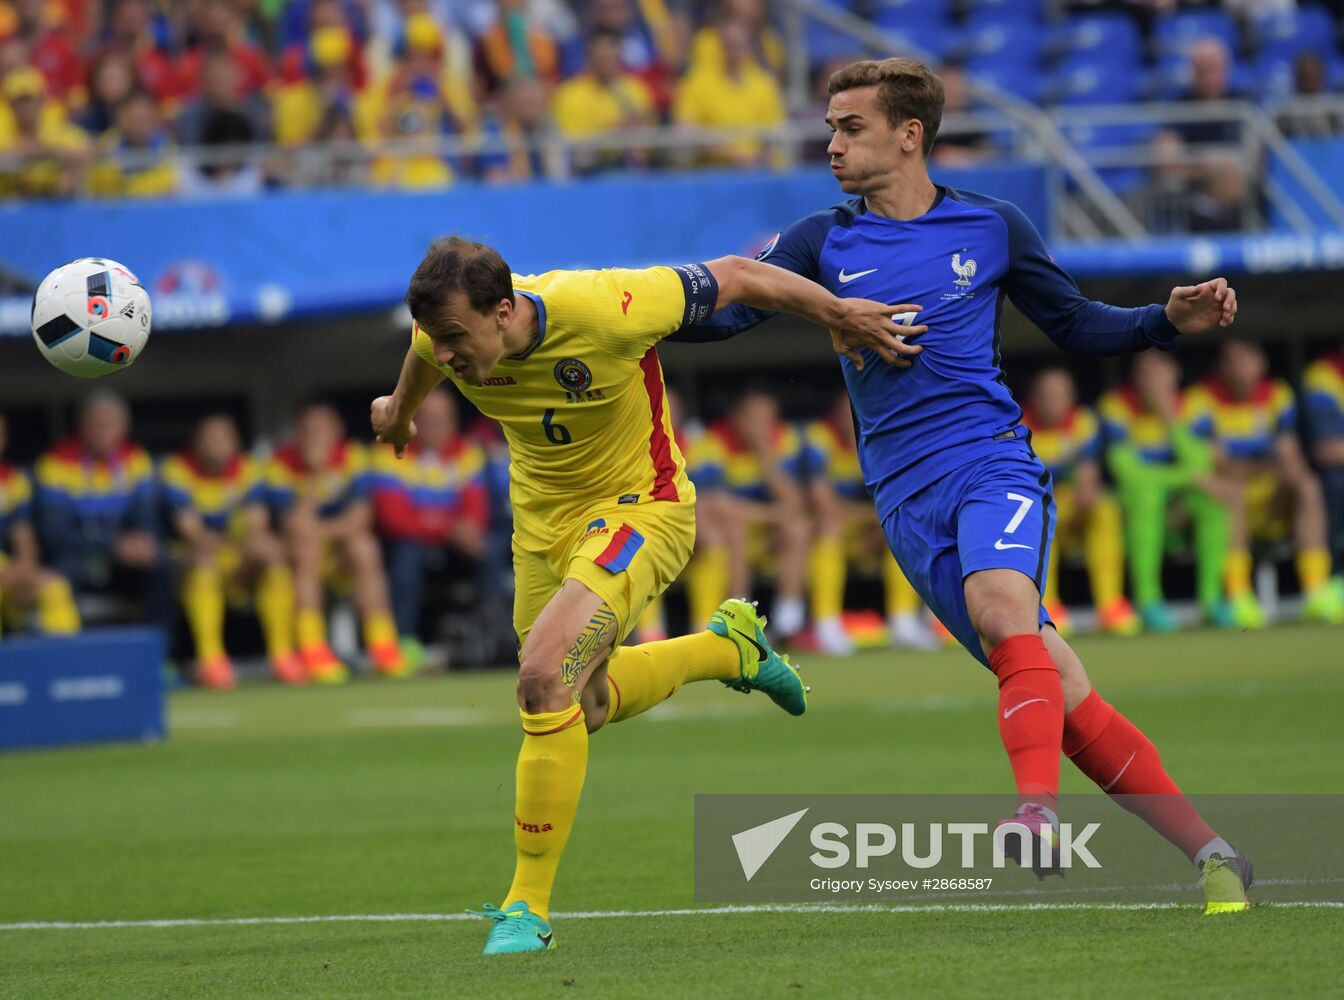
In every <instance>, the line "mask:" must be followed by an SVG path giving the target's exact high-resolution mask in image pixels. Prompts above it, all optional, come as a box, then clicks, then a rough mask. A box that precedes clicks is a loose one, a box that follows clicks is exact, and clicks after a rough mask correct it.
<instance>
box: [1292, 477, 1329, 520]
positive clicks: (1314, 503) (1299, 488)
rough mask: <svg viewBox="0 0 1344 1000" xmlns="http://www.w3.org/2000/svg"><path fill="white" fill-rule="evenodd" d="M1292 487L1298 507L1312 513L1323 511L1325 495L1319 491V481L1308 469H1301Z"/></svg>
mask: <svg viewBox="0 0 1344 1000" xmlns="http://www.w3.org/2000/svg"><path fill="white" fill-rule="evenodd" d="M1292 487H1293V491H1294V492H1295V493H1296V494H1297V502H1298V505H1299V506H1301V507H1302V508H1304V509H1307V510H1312V511H1315V510H1324V509H1325V494H1324V492H1323V491H1322V490H1321V481H1320V480H1319V479H1317V478H1316V477H1315V476H1314V475H1312V473H1311V470H1310V469H1303V470H1302V472H1301V473H1300V474H1299V475H1298V477H1297V478H1296V480H1294V482H1293V484H1292Z"/></svg>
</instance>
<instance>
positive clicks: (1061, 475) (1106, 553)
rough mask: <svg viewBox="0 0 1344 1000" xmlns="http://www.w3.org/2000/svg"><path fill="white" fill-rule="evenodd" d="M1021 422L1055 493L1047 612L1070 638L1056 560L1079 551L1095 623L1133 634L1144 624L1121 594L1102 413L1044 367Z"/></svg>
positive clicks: (1063, 373) (1120, 530)
mask: <svg viewBox="0 0 1344 1000" xmlns="http://www.w3.org/2000/svg"><path fill="white" fill-rule="evenodd" d="M1022 422H1023V423H1025V424H1026V425H1027V428H1028V429H1029V430H1030V431H1031V450H1032V451H1034V452H1035V453H1036V457H1037V458H1039V459H1040V460H1041V464H1042V465H1044V466H1045V468H1046V470H1047V471H1048V472H1049V473H1050V481H1051V482H1052V483H1054V487H1055V510H1056V512H1057V513H1056V515H1055V516H1056V517H1057V518H1058V522H1057V523H1058V525H1059V527H1058V528H1056V529H1055V544H1054V545H1053V546H1051V548H1050V568H1049V571H1048V572H1047V574H1046V583H1045V593H1044V594H1043V595H1041V601H1042V603H1043V604H1044V605H1045V610H1046V612H1047V613H1048V614H1049V615H1050V617H1051V619H1053V621H1054V623H1055V629H1056V630H1057V631H1058V632H1059V633H1060V634H1061V635H1067V634H1068V632H1069V628H1070V618H1069V612H1068V609H1067V608H1065V607H1064V604H1063V602H1061V601H1060V599H1059V555H1060V552H1061V551H1063V550H1065V549H1067V550H1069V551H1071V552H1076V551H1078V550H1080V549H1081V550H1082V552H1083V556H1084V559H1085V561H1086V563H1087V575H1088V580H1089V582H1090V583H1091V584H1092V600H1093V602H1094V603H1095V604H1096V609H1097V625H1098V626H1099V627H1100V628H1102V629H1104V630H1105V631H1107V632H1111V633H1114V634H1116V635H1134V634H1135V633H1137V632H1139V631H1140V630H1141V629H1142V627H1143V626H1142V625H1141V624H1140V622H1139V618H1138V616H1137V615H1136V614H1135V613H1134V609H1133V608H1132V607H1130V604H1129V601H1127V600H1125V596H1124V582H1125V561H1124V560H1125V548H1124V544H1125V535H1124V516H1123V515H1122V514H1121V511H1120V504H1119V502H1118V501H1117V500H1116V499H1115V498H1114V497H1113V496H1111V495H1110V494H1109V493H1108V492H1107V491H1106V490H1105V488H1104V487H1103V486H1102V481H1101V424H1100V422H1099V421H1098V420H1097V415H1096V414H1095V413H1093V412H1092V411H1091V410H1089V409H1088V408H1087V407H1085V406H1079V405H1078V389H1077V386H1076V385H1075V384H1074V381H1073V376H1072V375H1070V374H1069V372H1068V371H1067V370H1065V369H1063V368H1045V369H1043V370H1041V371H1039V372H1037V373H1036V377H1035V378H1034V379H1032V383H1031V391H1030V393H1029V395H1028V396H1027V405H1026V406H1025V407H1023V414H1022Z"/></svg>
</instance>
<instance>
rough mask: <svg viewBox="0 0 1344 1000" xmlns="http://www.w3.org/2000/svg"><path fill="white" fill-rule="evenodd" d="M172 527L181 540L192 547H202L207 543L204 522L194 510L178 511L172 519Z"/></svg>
mask: <svg viewBox="0 0 1344 1000" xmlns="http://www.w3.org/2000/svg"><path fill="white" fill-rule="evenodd" d="M173 527H175V528H176V529H177V533H178V534H179V535H181V536H182V538H183V540H185V541H187V542H190V543H191V544H192V545H194V546H204V545H206V544H207V543H208V541H209V539H208V538H207V537H206V534H207V532H206V528H205V522H204V521H202V520H201V516H200V515H199V514H197V513H196V512H195V511H194V510H182V511H178V513H177V516H176V517H174V518H173Z"/></svg>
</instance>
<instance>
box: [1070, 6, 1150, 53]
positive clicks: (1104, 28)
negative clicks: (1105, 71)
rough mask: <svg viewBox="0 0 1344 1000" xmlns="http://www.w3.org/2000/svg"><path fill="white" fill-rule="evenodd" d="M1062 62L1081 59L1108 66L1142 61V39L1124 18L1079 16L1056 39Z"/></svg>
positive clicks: (1136, 28) (1106, 15)
mask: <svg viewBox="0 0 1344 1000" xmlns="http://www.w3.org/2000/svg"><path fill="white" fill-rule="evenodd" d="M1057 38H1058V43H1059V48H1060V49H1061V50H1062V51H1063V53H1064V55H1065V58H1066V59H1067V58H1072V57H1085V58H1087V59H1090V60H1096V61H1101V62H1105V63H1109V64H1112V65H1125V66H1132V65H1135V64H1137V63H1140V62H1142V61H1143V35H1142V34H1141V33H1140V32H1139V26H1138V25H1137V24H1136V23H1134V21H1133V20H1131V19H1130V18H1128V17H1126V16H1125V15H1124V14H1083V15H1079V16H1077V17H1071V18H1069V20H1068V22H1067V23H1066V24H1065V25H1064V27H1063V29H1062V30H1061V31H1060V32H1059V34H1058V36H1057Z"/></svg>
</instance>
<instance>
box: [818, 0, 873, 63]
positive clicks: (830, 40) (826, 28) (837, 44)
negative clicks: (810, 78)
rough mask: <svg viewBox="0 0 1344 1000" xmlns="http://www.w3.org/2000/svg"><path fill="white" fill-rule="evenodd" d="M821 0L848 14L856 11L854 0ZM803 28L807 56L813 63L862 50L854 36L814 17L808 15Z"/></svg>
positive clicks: (828, 60) (857, 52)
mask: <svg viewBox="0 0 1344 1000" xmlns="http://www.w3.org/2000/svg"><path fill="white" fill-rule="evenodd" d="M821 2H822V3H824V4H827V5H828V6H831V7H836V8H838V9H840V10H843V11H845V12H846V13H849V14H854V13H856V12H857V10H856V8H857V4H856V3H855V0H821ZM803 30H804V31H805V32H806V34H807V56H808V59H809V60H810V61H811V62H812V64H813V65H817V64H819V63H826V62H830V61H831V60H832V59H838V58H840V57H842V56H849V55H856V54H859V53H861V52H862V51H863V45H862V44H860V43H859V42H858V41H856V40H855V38H854V36H852V35H850V34H848V33H847V32H844V31H840V30H838V29H836V28H832V27H831V26H830V25H829V24H825V23H823V22H821V21H818V20H817V19H816V18H812V17H809V18H808V19H807V20H806V21H805V22H804V24H803Z"/></svg>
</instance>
